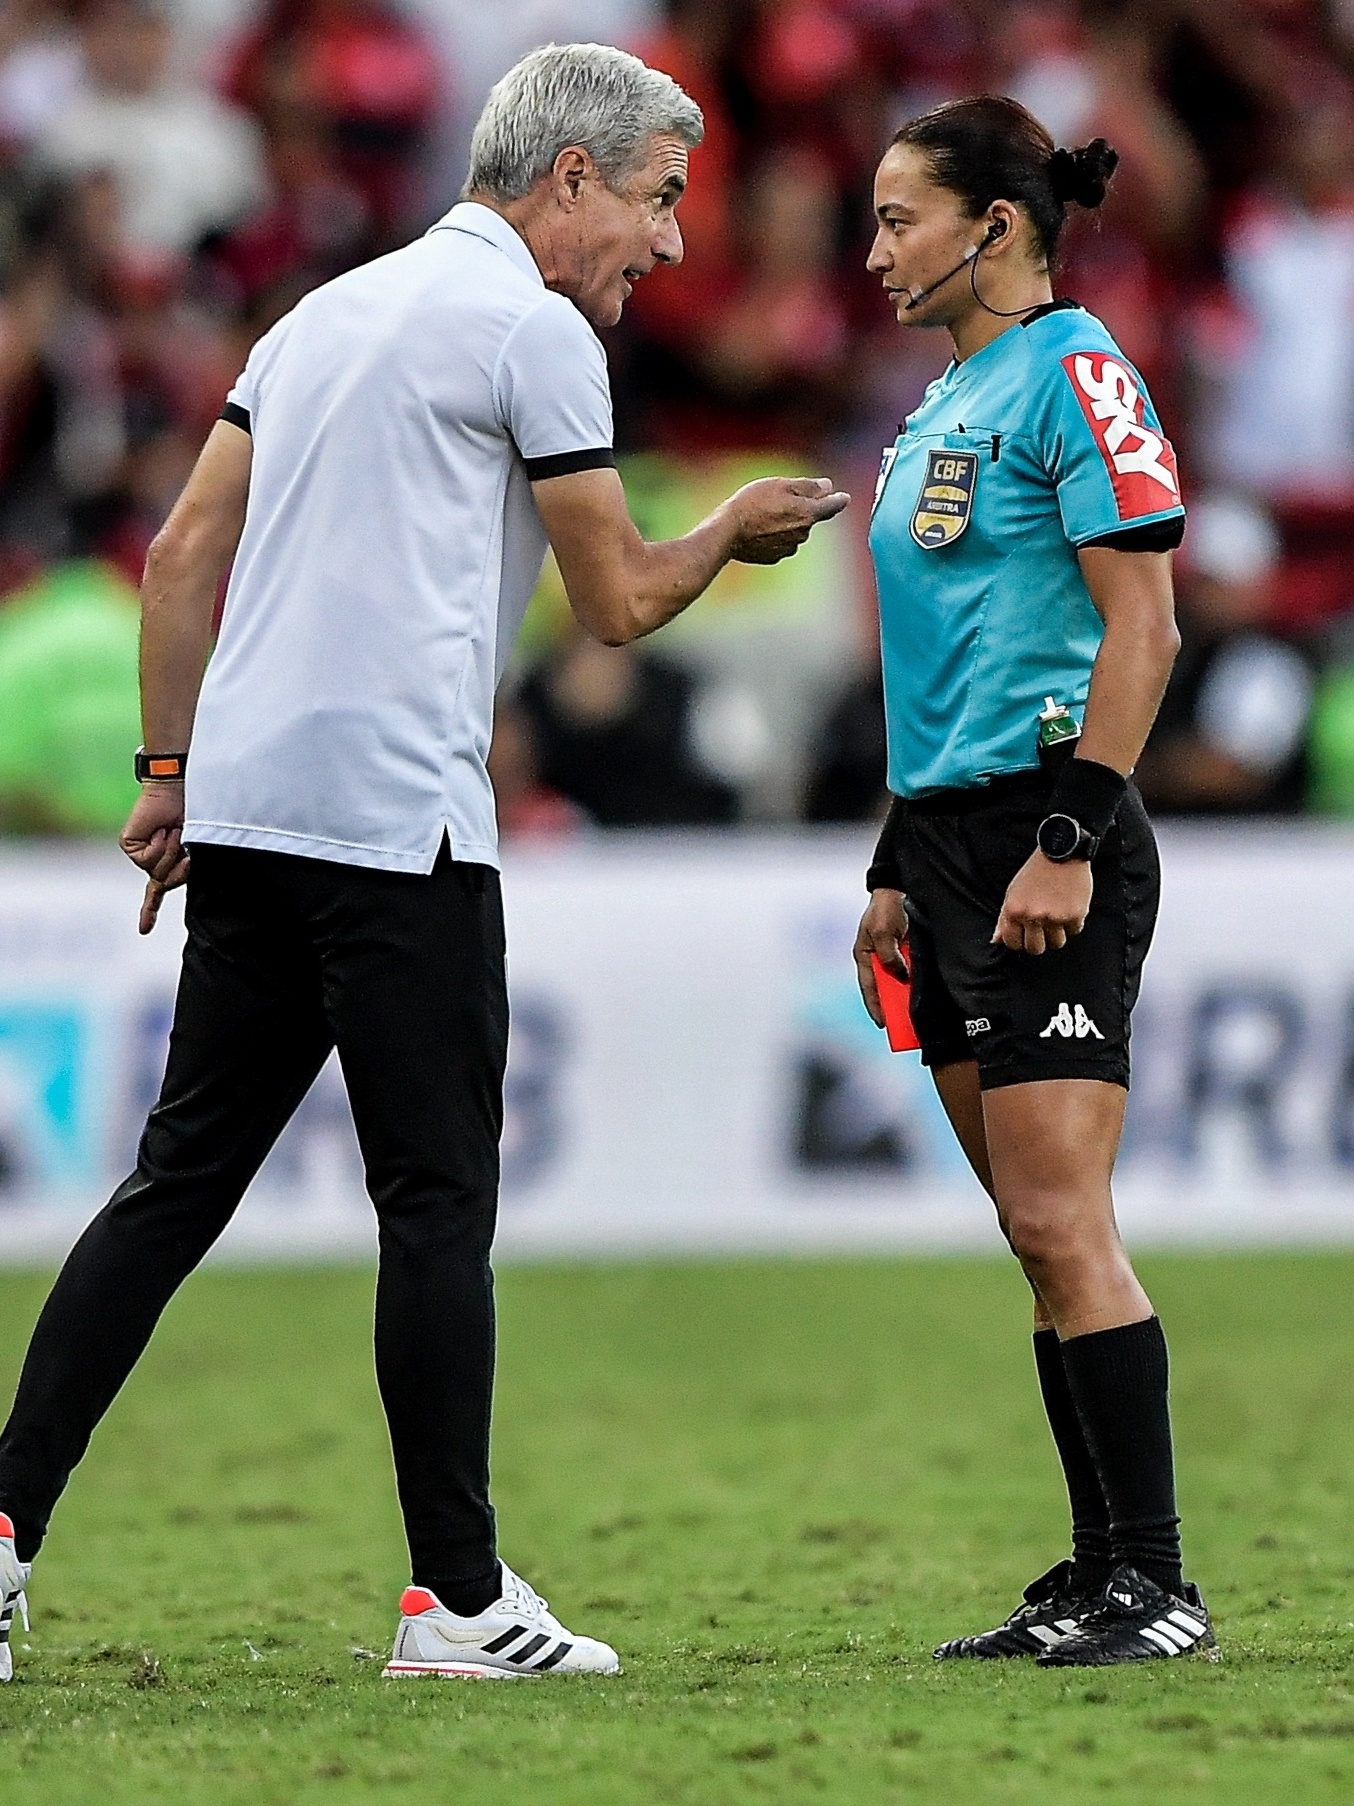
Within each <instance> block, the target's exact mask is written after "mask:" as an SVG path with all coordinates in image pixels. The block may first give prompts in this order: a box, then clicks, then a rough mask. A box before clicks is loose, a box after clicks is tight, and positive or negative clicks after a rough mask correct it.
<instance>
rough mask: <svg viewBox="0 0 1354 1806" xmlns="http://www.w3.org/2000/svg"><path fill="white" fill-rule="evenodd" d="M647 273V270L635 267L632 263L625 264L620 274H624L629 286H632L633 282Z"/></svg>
mask: <svg viewBox="0 0 1354 1806" xmlns="http://www.w3.org/2000/svg"><path fill="white" fill-rule="evenodd" d="M648 273H649V272H648V271H647V270H641V269H637V268H636V267H635V265H634V264H633V263H631V264H627V265H626V267H625V268H624V269H623V270H622V271H621V275H622V276H624V278H625V280H626V281H627V282H628V283H629V284H630V286H631V288H633V287H634V286H635V284H636V283H637V282H638V281H639V279H640V277H641V276H647V275H648Z"/></svg>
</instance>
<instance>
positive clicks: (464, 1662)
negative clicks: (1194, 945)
mask: <svg viewBox="0 0 1354 1806" xmlns="http://www.w3.org/2000/svg"><path fill="white" fill-rule="evenodd" d="M499 1565H500V1567H501V1568H502V1570H503V1594H502V1597H501V1598H499V1599H496V1600H495V1601H494V1603H493V1604H492V1605H491V1606H489V1607H487V1608H486V1609H485V1610H484V1611H482V1612H480V1613H479V1614H478V1615H477V1616H476V1617H474V1618H458V1617H457V1616H456V1614H455V1612H449V1611H448V1610H447V1608H446V1606H444V1605H443V1604H442V1602H441V1600H440V1599H438V1597H437V1595H436V1594H435V1593H430V1592H429V1591H428V1589H427V1588H426V1587H406V1588H405V1589H404V1594H403V1596H402V1598H401V1599H400V1627H399V1629H398V1630H397V1631H396V1632H395V1651H394V1654H393V1655H392V1656H391V1658H390V1660H389V1662H388V1663H387V1664H386V1668H385V1673H386V1675H387V1677H388V1678H390V1679H396V1680H397V1679H399V1678H400V1677H401V1676H402V1675H419V1674H440V1675H461V1676H464V1677H465V1678H467V1679H470V1680H483V1681H494V1680H508V1681H510V1680H520V1679H521V1677H522V1676H523V1675H529V1674H619V1672H620V1666H621V1664H620V1658H619V1657H618V1656H617V1654H616V1651H615V1650H614V1649H612V1648H610V1647H609V1646H608V1645H607V1644H605V1643H598V1642H596V1641H594V1639H593V1638H592V1637H576V1636H575V1635H574V1633H573V1632H572V1631H571V1630H565V1628H564V1626H563V1625H562V1624H561V1623H560V1621H559V1619H558V1618H556V1617H553V1616H552V1614H551V1611H550V1607H549V1606H548V1605H547V1604H546V1602H545V1600H544V1599H542V1598H541V1596H540V1594H539V1593H537V1592H535V1591H533V1589H532V1588H531V1587H529V1586H528V1585H527V1583H526V1581H525V1580H522V1579H520V1578H519V1577H518V1576H517V1575H516V1574H514V1573H513V1571H512V1569H511V1568H510V1567H509V1566H508V1564H507V1563H506V1562H501V1563H500V1564H499Z"/></svg>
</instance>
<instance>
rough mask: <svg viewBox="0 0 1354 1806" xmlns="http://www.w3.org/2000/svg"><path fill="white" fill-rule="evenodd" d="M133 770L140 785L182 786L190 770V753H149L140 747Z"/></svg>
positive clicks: (185, 751)
mask: <svg viewBox="0 0 1354 1806" xmlns="http://www.w3.org/2000/svg"><path fill="white" fill-rule="evenodd" d="M133 768H134V770H135V772H136V781H137V783H138V784H182V782H183V779H184V773H185V772H186V771H187V768H188V753H187V750H186V749H185V750H184V751H183V752H147V751H146V749H145V747H144V746H138V747H137V749H136V758H135V760H134V761H133Z"/></svg>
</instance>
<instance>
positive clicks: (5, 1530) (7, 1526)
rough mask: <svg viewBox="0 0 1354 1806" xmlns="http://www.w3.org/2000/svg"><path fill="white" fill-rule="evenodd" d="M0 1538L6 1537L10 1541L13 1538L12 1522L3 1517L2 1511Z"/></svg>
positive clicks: (0, 1516) (0, 1515) (0, 1514)
mask: <svg viewBox="0 0 1354 1806" xmlns="http://www.w3.org/2000/svg"><path fill="white" fill-rule="evenodd" d="M0 1536H7V1537H9V1538H10V1539H11V1540H13V1536H14V1522H13V1520H12V1519H11V1518H7V1517H6V1516H5V1514H4V1512H3V1511H0Z"/></svg>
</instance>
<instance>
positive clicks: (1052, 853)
mask: <svg viewBox="0 0 1354 1806" xmlns="http://www.w3.org/2000/svg"><path fill="white" fill-rule="evenodd" d="M1080 839H1081V824H1080V823H1079V822H1075V821H1073V819H1072V817H1071V816H1070V815H1050V816H1048V817H1046V819H1045V820H1044V821H1042V822H1040V824H1039V847H1040V851H1041V852H1043V853H1044V854H1046V855H1047V857H1048V858H1050V859H1070V858H1071V857H1072V855H1073V853H1075V852H1076V850H1077V843H1078V841H1080Z"/></svg>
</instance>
